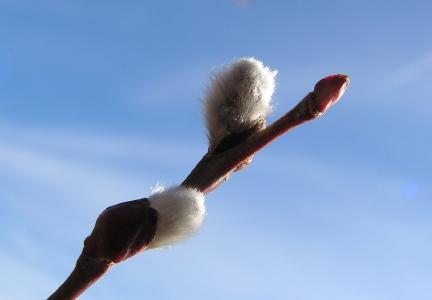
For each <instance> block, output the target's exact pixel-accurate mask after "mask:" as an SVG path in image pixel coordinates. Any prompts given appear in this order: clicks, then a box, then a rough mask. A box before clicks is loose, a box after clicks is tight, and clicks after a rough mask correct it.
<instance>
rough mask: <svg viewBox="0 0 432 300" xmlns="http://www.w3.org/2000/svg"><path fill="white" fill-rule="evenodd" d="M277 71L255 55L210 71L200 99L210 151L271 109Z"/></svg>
mask: <svg viewBox="0 0 432 300" xmlns="http://www.w3.org/2000/svg"><path fill="white" fill-rule="evenodd" d="M276 74H277V71H271V70H270V69H269V68H268V67H264V66H263V64H262V62H260V61H258V60H256V59H254V58H241V59H239V60H236V61H234V62H233V63H232V64H231V65H229V66H225V67H222V68H221V70H219V71H216V72H215V73H214V74H213V76H212V78H211V84H210V86H209V87H208V88H207V91H206V94H205V97H204V99H203V105H204V108H203V114H204V118H205V124H206V126H207V131H208V133H207V136H208V139H209V149H210V151H212V150H213V149H214V148H215V147H216V146H217V145H218V144H219V142H220V141H221V140H222V139H223V138H224V137H226V136H228V135H229V134H230V133H233V132H240V131H242V130H244V129H246V128H247V127H248V125H250V124H251V123H252V122H253V121H255V120H257V119H258V118H259V117H261V116H266V115H267V114H268V113H269V112H270V111H271V105H270V101H271V97H272V95H273V92H274V89H275V77H276Z"/></svg>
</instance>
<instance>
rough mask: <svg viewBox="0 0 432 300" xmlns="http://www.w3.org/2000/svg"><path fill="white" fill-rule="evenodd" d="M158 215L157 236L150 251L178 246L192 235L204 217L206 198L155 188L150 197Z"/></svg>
mask: <svg viewBox="0 0 432 300" xmlns="http://www.w3.org/2000/svg"><path fill="white" fill-rule="evenodd" d="M148 199H149V201H150V206H151V207H153V208H154V209H156V210H157V211H158V213H159V220H158V224H157V230H156V236H155V238H154V240H153V241H152V242H151V243H150V245H149V246H148V248H147V249H152V248H161V247H167V246H171V245H174V244H178V243H181V242H183V241H184V240H186V239H187V238H188V237H190V236H191V235H193V234H194V233H195V232H196V231H197V230H198V229H199V228H200V227H201V225H202V223H203V220H204V216H205V206H204V194H203V193H201V192H199V191H197V190H195V189H191V188H186V187H183V186H175V187H171V188H169V189H166V190H164V189H163V188H162V187H159V186H158V187H156V188H155V189H154V190H153V191H152V194H151V195H150V196H149V197H148Z"/></svg>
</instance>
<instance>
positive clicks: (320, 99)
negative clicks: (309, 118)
mask: <svg viewBox="0 0 432 300" xmlns="http://www.w3.org/2000/svg"><path fill="white" fill-rule="evenodd" d="M349 82H350V81H349V77H348V76H347V75H342V74H336V75H330V76H327V77H325V78H323V79H321V80H320V81H318V83H317V84H316V85H315V88H314V93H315V97H314V99H313V103H314V105H315V108H316V109H317V112H318V113H319V114H320V115H322V114H323V113H325V111H326V110H327V109H328V108H329V107H330V106H331V105H333V104H335V103H336V102H337V101H338V100H339V98H340V97H342V95H343V94H344V92H345V90H346V89H347V88H348V86H349Z"/></svg>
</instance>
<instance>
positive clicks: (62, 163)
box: [0, 0, 432, 300]
mask: <svg viewBox="0 0 432 300" xmlns="http://www.w3.org/2000/svg"><path fill="white" fill-rule="evenodd" d="M431 15H432V3H430V2H428V1H399V2H397V3H395V2H394V1H369V0H366V1H270V0H269V1H265V0H255V1H229V0H224V1H222V0H218V1H177V2H174V3H172V2H167V1H122V2H121V1H92V2H91V3H90V2H85V1H56V2H54V1H44V0H43V1H28V0H15V1H10V0H5V1H0V97H1V100H0V266H1V268H0V279H1V282H2V284H1V288H0V299H7V300H13V299H45V298H47V297H48V296H49V295H50V294H51V293H52V292H54V290H55V289H56V288H57V287H58V286H59V285H60V284H61V283H63V281H64V280H65V279H66V277H67V276H68V275H69V274H70V272H71V271H72V269H73V266H74V264H75V261H76V259H77V258H78V256H79V254H80V252H81V249H82V243H83V241H84V239H85V237H86V236H87V235H88V234H89V233H90V231H91V230H92V228H93V225H94V222H95V220H96V218H97V216H98V215H99V213H100V212H102V211H103V209H105V208H106V207H107V206H110V205H113V204H116V203H119V202H123V201H128V200H133V199H138V198H142V197H146V196H148V195H149V193H150V191H151V188H152V187H155V186H156V185H157V184H158V183H159V184H165V185H166V186H170V185H173V184H179V183H181V182H182V181H183V180H184V178H185V177H186V176H187V175H188V174H189V172H190V171H191V170H192V168H193V167H194V166H195V164H196V163H197V162H198V161H199V160H200V159H201V157H202V156H203V155H204V154H205V152H206V149H207V140H206V134H205V127H204V125H203V124H202V116H201V112H200V111H201V106H200V105H201V104H200V98H201V97H202V96H203V91H204V90H205V87H206V84H208V82H209V74H210V73H211V71H212V70H213V68H217V67H220V66H221V65H222V64H227V63H230V62H231V61H232V60H233V59H235V58H241V57H255V58H256V59H259V60H261V61H262V62H263V63H264V65H266V66H268V67H270V68H271V69H276V70H278V76H277V87H276V93H275V94H274V97H273V100H274V103H275V110H274V112H273V113H272V115H271V116H270V117H269V119H268V123H271V122H273V121H275V120H276V119H277V118H278V117H280V116H281V115H283V114H285V113H286V112H287V111H288V110H289V109H291V108H292V107H293V106H294V105H295V104H297V103H298V101H300V100H301V99H302V98H303V97H304V96H305V95H306V94H307V93H308V92H310V91H311V90H313V87H314V85H315V83H316V82H317V81H318V80H320V79H321V78H323V77H325V76H327V75H330V74H335V73H343V74H347V75H349V76H350V80H351V84H350V87H349V88H348V90H347V92H346V93H345V95H344V96H343V97H342V98H341V100H340V101H339V102H338V103H337V104H336V105H334V106H333V107H331V108H330V109H329V110H328V111H327V112H326V114H325V115H324V116H322V117H320V118H319V119H317V120H314V121H312V122H310V123H307V124H304V125H302V126H300V127H298V128H295V129H294V130H293V131H291V132H289V133H287V134H286V135H284V136H283V137H281V138H280V139H278V140H277V141H275V142H274V143H272V144H271V145H269V146H268V147H266V148H265V149H263V150H262V151H261V152H259V153H258V154H257V155H256V156H255V157H254V159H253V161H252V163H251V164H250V165H249V166H248V167H247V168H246V169H244V170H243V171H241V172H238V173H235V174H233V176H232V177H231V178H230V179H229V180H228V181H227V182H226V183H224V184H223V185H222V186H221V187H220V188H218V189H217V190H215V191H214V192H212V193H211V194H209V195H207V196H206V205H207V216H206V219H205V221H204V226H203V228H202V229H201V230H200V231H199V232H198V233H197V234H196V235H195V236H194V237H192V238H191V239H190V240H188V241H187V242H185V243H184V244H181V245H177V246H173V247H172V248H170V249H163V250H158V251H154V250H152V251H148V252H144V253H142V254H139V255H137V256H135V257H133V258H131V259H129V260H127V261H125V262H122V263H121V264H119V265H117V266H115V267H114V268H113V269H112V270H110V271H109V272H108V273H107V274H106V275H105V276H104V277H103V278H102V279H101V280H99V281H98V282H97V283H96V284H95V285H94V286H92V287H91V288H90V289H89V290H88V291H86V292H85V293H84V294H83V296H82V297H81V298H80V299H87V300H93V299H108V300H111V299H188V300H193V299H296V300H309V299H320V300H326V299H329V300H330V299H331V300H333V299H344V300H354V299H355V300H357V299H358V300H360V299H368V300H387V299H392V300H399V299H410V300H411V299H416V300H423V299H424V300H427V299H432V288H431V284H430V283H431V282H432V256H431V255H430V254H431V253H432V219H431V217H430V216H431V211H432V188H431V183H432V182H431V181H432V180H431V178H432V163H431V159H430V156H431V155H430V152H431V149H432V135H431V133H430V128H431V127H432V118H431V114H432V113H431V112H432V101H431V100H432V99H431V98H432V96H431V94H432V93H431V92H432V85H431V82H432V39H431V36H432V21H431V17H430V16H431Z"/></svg>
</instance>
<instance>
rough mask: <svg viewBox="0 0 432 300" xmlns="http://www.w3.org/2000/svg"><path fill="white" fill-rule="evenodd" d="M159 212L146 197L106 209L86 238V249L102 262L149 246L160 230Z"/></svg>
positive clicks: (86, 252) (120, 258)
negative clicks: (158, 227)
mask: <svg viewBox="0 0 432 300" xmlns="http://www.w3.org/2000/svg"><path fill="white" fill-rule="evenodd" d="M157 220H158V213H157V211H156V210H155V209H153V208H151V207H150V203H149V201H148V200H147V199H146V198H143V199H139V200H134V201H128V202H123V203H120V204H117V205H114V206H110V207H108V208H107V209H105V210H104V211H103V212H102V213H101V214H100V215H99V217H98V219H97V220H96V224H95V227H94V229H93V231H92V233H91V234H90V236H88V237H87V238H86V239H85V241H84V249H83V253H84V254H85V255H87V256H88V257H90V258H93V259H95V260H97V261H100V262H113V263H118V262H120V261H122V260H125V259H127V258H129V257H131V256H133V255H135V254H137V253H138V252H141V251H143V250H145V249H146V248H147V246H148V244H149V243H150V242H151V241H152V240H153V238H154V236H155V234H156V227H157Z"/></svg>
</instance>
